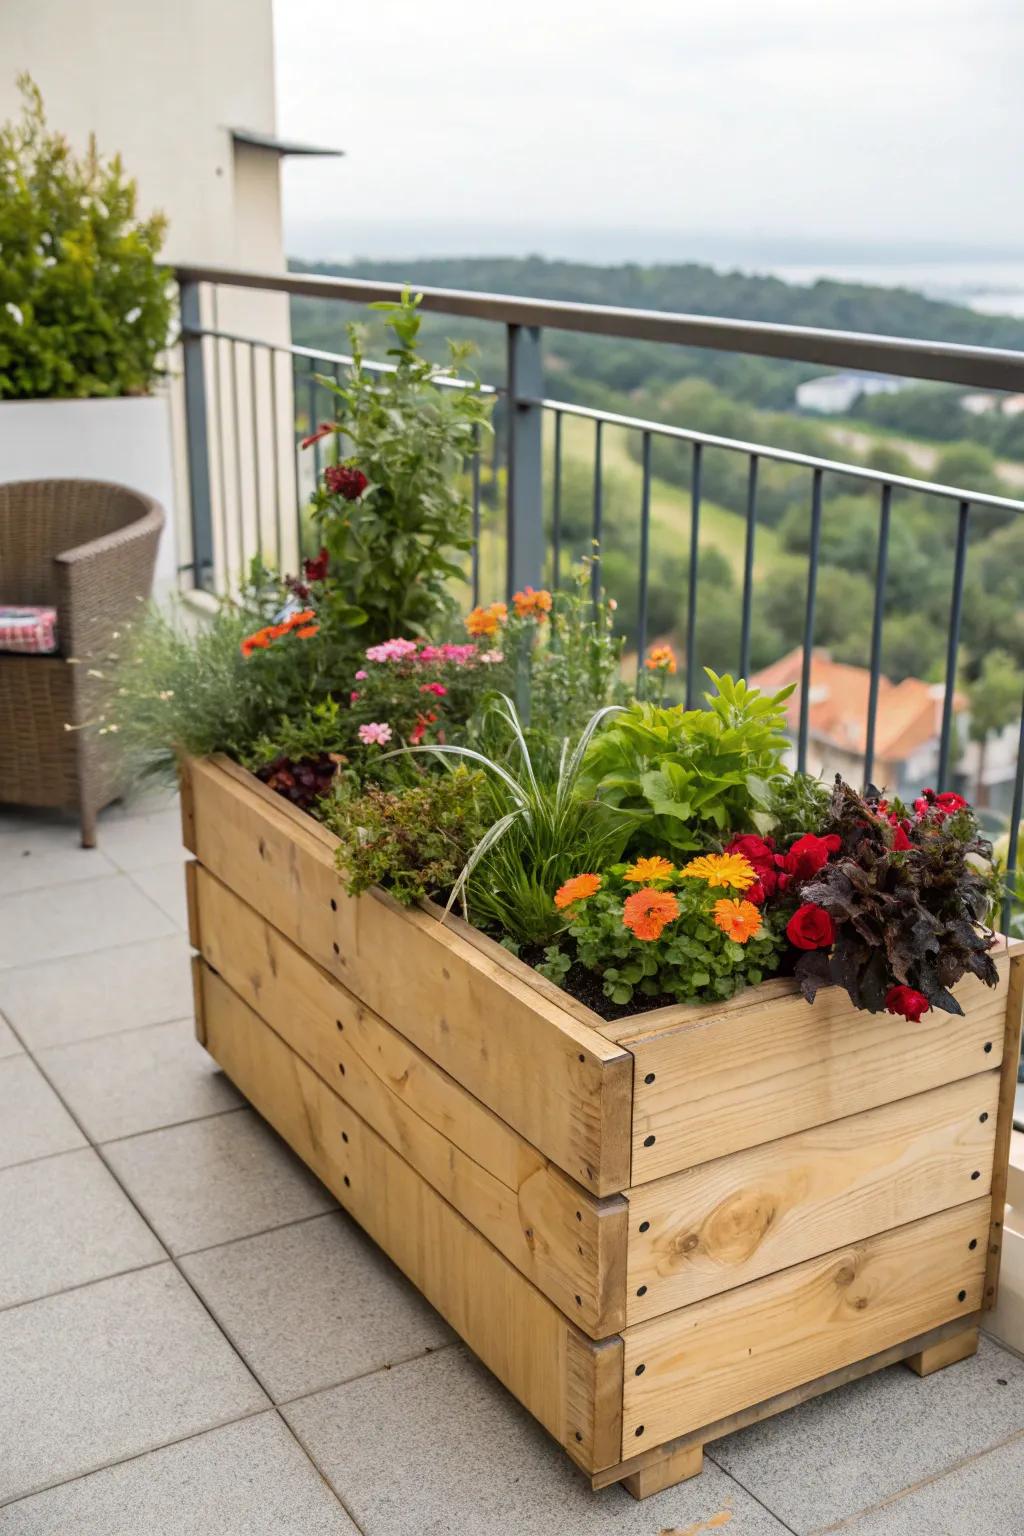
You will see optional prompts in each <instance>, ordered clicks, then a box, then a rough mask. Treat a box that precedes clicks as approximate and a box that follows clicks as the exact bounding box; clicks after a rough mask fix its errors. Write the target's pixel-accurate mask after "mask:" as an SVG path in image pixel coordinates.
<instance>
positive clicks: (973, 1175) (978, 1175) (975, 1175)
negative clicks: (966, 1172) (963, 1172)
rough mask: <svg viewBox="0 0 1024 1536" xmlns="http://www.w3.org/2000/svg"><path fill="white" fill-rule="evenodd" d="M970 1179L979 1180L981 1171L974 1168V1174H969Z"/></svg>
mask: <svg viewBox="0 0 1024 1536" xmlns="http://www.w3.org/2000/svg"><path fill="white" fill-rule="evenodd" d="M971 1178H972V1179H980V1178H981V1171H980V1170H979V1169H978V1168H975V1170H974V1172H973V1173H972V1174H971Z"/></svg>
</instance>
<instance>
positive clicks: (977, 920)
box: [796, 778, 998, 1013]
mask: <svg viewBox="0 0 1024 1536" xmlns="http://www.w3.org/2000/svg"><path fill="white" fill-rule="evenodd" d="M945 799H946V801H947V804H946V805H943V803H942V800H941V799H940V798H939V797H934V796H933V797H932V798H931V800H930V801H929V799H927V798H922V799H921V800H919V801H916V802H915V806H914V812H913V815H908V814H906V813H905V808H904V807H903V806H900V805H898V804H897V805H894V806H892V807H885V808H884V809H885V812H886V813H885V814H883V807H880V806H879V803H878V802H877V801H875V800H868V799H865V798H864V797H863V796H861V795H858V794H857V793H856V791H855V790H853V789H851V788H850V786H849V785H848V784H844V783H843V782H842V780H841V779H839V778H837V779H836V786H835V789H834V791H833V794H832V801H831V805H830V815H829V821H828V823H827V827H826V831H827V832H829V833H835V834H837V835H838V836H839V837H840V839H841V840H842V841H841V847H840V849H839V851H838V854H837V855H836V856H835V857H834V858H833V859H832V860H830V862H829V863H827V864H825V865H823V866H822V868H821V869H819V870H818V872H817V874H815V875H814V876H813V877H812V878H811V880H810V881H809V882H807V883H806V884H804V886H803V888H802V890H801V893H800V895H801V900H802V901H803V902H807V903H810V904H812V905H814V906H818V907H822V908H824V910H825V911H826V912H827V913H828V914H829V915H830V916H831V918H832V920H833V923H834V925H835V941H834V943H833V945H832V947H831V950H825V949H816V950H810V951H805V952H804V953H803V954H802V955H801V956H800V958H799V960H798V961H797V965H796V976H797V979H798V980H799V982H800V985H801V987H802V989H803V992H804V995H805V996H806V997H807V998H808V999H810V1000H812V1001H813V999H814V996H815V994H816V992H817V990H818V989H819V987H821V986H823V985H826V984H827V983H829V982H831V983H833V984H835V985H837V986H840V987H844V988H845V989H846V991H847V992H848V993H849V995H850V998H851V1001H852V1002H853V1004H854V1006H855V1007H857V1008H865V1009H867V1010H868V1011H869V1012H871V1013H880V1012H882V1010H883V1009H884V1008H885V1007H886V997H887V994H888V992H889V990H890V989H891V988H892V987H893V986H897V985H899V986H904V987H911V988H913V989H914V990H915V991H916V992H920V993H923V995H924V996H925V997H926V998H927V999H928V1003H929V1004H930V1006H931V1007H933V1008H938V1009H941V1010H943V1011H944V1012H946V1013H963V1009H962V1008H961V1007H960V1004H959V1003H958V1002H957V1000H956V998H955V997H954V996H953V994H952V992H951V991H950V988H951V987H954V986H955V985H956V983H957V982H958V981H959V980H960V979H961V977H963V976H965V975H967V974H968V973H970V974H971V975H974V976H977V977H978V978H979V980H980V981H983V982H984V983H985V985H986V986H990V987H994V986H995V985H996V982H997V980H998V975H997V972H996V967H995V962H994V961H993V959H992V957H991V955H990V954H989V953H988V950H989V945H990V936H989V935H988V934H987V933H986V932H985V931H984V925H985V924H986V923H987V922H988V921H989V918H990V915H991V910H992V901H993V895H994V891H995V888H996V881H995V876H994V873H993V867H992V862H991V856H992V846H991V844H990V843H988V842H986V841H985V840H984V839H983V838H981V837H980V836H979V835H978V828H977V823H976V822H975V819H974V815H973V812H972V811H971V809H970V807H969V806H968V805H967V804H966V802H965V801H964V800H962V799H961V798H960V796H958V795H947V796H946V797H945ZM890 815H895V816H896V817H897V818H898V819H899V821H900V824H901V828H902V830H903V832H904V834H905V838H906V841H907V842H908V843H909V846H908V847H906V848H905V849H897V848H895V847H894V836H895V829H894V827H893V825H892V823H891V821H890V819H889V816H890Z"/></svg>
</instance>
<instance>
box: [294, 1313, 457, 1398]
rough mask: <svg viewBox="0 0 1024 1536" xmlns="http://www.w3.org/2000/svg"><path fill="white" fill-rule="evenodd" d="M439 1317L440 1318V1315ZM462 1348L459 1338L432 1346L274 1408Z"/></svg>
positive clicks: (299, 1396) (315, 1389)
mask: <svg viewBox="0 0 1024 1536" xmlns="http://www.w3.org/2000/svg"><path fill="white" fill-rule="evenodd" d="M438 1316H440V1313H439V1314H438ZM460 1347H461V1348H463V1349H466V1350H468V1349H469V1345H468V1344H466V1343H465V1341H464V1340H463V1339H460V1338H457V1337H456V1338H454V1339H451V1340H450V1341H449V1342H448V1343H447V1344H430V1345H427V1346H426V1347H425V1348H423V1349H421V1350H420V1352H419V1354H416V1355H409V1356H407V1358H406V1359H404V1360H391V1361H387V1362H385V1364H383V1365H375V1366H372V1367H371V1369H370V1370H368V1371H360V1372H359V1373H358V1375H356V1376H344V1377H342V1379H341V1380H340V1381H335V1382H332V1383H331V1384H330V1385H329V1386H324V1387H312V1388H310V1390H309V1391H308V1392H300V1393H299V1394H298V1396H297V1397H282V1398H281V1399H280V1401H278V1402H276V1403H275V1404H274V1407H275V1408H294V1406H295V1404H296V1403H304V1402H306V1400H307V1399H308V1398H311V1397H320V1396H321V1395H322V1394H323V1393H324V1392H336V1391H337V1390H338V1388H339V1387H351V1386H353V1385H354V1384H355V1383H356V1382H357V1381H367V1380H368V1379H369V1378H370V1377H371V1376H379V1375H380V1373H381V1372H382V1371H386V1372H387V1373H388V1375H389V1376H390V1375H393V1374H394V1372H395V1371H400V1370H402V1369H403V1367H405V1366H407V1365H418V1364H419V1362H420V1361H421V1360H431V1359H433V1357H434V1356H435V1355H442V1354H444V1352H445V1350H448V1349H459V1348H460ZM473 1358H475V1356H474V1357H473Z"/></svg>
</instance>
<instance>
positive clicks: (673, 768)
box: [582, 668, 793, 854]
mask: <svg viewBox="0 0 1024 1536" xmlns="http://www.w3.org/2000/svg"><path fill="white" fill-rule="evenodd" d="M706 670H707V675H708V677H709V678H710V679H711V681H712V682H713V683H714V685H715V688H716V690H717V692H716V693H713V694H711V693H707V694H705V695H704V698H705V702H706V704H707V708H706V709H683V708H682V706H676V707H675V708H673V709H663V708H660V707H659V706H657V705H655V704H642V703H637V704H634V705H632V707H631V708H630V709H628V710H626V711H624V712H623V713H622V714H620V715H619V717H618V718H617V719H616V720H615V722H614V723H613V724H612V725H610V726H609V727H608V729H607V730H605V731H602V732H601V734H600V736H597V737H595V738H594V740H593V742H592V743H591V745H590V747H589V748H588V750H587V754H586V759H585V761H584V764H583V771H582V786H583V788H584V789H586V790H587V791H589V792H590V793H592V794H594V795H595V796H596V797H597V799H598V800H600V801H601V802H603V803H604V804H607V805H612V806H616V807H617V808H619V809H620V810H625V811H629V812H630V813H631V814H632V816H633V817H634V818H635V828H636V830H635V832H634V835H633V838H632V839H631V844H630V846H631V847H635V848H636V849H637V850H638V851H643V850H644V849H651V850H652V851H654V852H657V853H666V854H679V853H687V852H690V851H692V850H693V849H697V848H702V847H706V846H708V845H709V844H711V843H713V842H715V841H717V840H718V839H720V838H721V836H722V835H723V834H724V833H732V832H745V831H757V832H760V833H762V834H764V833H767V832H770V831H771V830H772V828H773V827H774V826H775V823H776V817H775V815H774V813H773V811H772V794H771V781H772V780H773V779H776V778H778V777H779V776H780V775H782V774H783V773H785V771H786V770H785V768H784V766H783V760H782V759H783V753H784V752H785V750H786V747H787V746H788V741H787V739H786V737H785V736H784V735H783V726H784V724H785V714H784V711H783V709H782V705H783V703H784V702H785V700H786V699H787V698H788V697H789V695H790V694H791V693H792V691H793V690H792V687H788V688H783V689H781V691H780V692H778V693H776V694H773V695H771V696H767V697H765V696H762V695H761V693H760V692H759V691H758V689H756V688H749V687H748V686H747V684H746V683H745V682H744V681H743V680H742V678H741V679H739V680H738V681H736V682H734V681H733V679H732V678H731V677H729V676H723V677H719V676H718V675H717V674H716V673H714V672H712V671H711V670H710V668H708V669H706Z"/></svg>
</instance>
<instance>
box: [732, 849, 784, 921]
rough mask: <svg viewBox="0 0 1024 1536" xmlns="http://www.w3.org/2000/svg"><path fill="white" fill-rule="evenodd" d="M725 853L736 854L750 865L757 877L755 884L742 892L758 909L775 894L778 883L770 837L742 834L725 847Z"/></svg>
mask: <svg viewBox="0 0 1024 1536" xmlns="http://www.w3.org/2000/svg"><path fill="white" fill-rule="evenodd" d="M725 851H726V853H738V854H740V855H741V856H742V857H743V858H745V859H746V861H747V863H748V864H750V865H751V867H752V868H753V870H754V873H755V874H756V875H757V880H756V882H755V883H754V884H753V885H752V886H751V887H750V889H749V890H748V891H744V893H743V894H744V895H745V896H746V898H747V900H748V901H752V902H753V903H754V905H755V906H757V907H760V906H762V905H763V903H764V902H766V901H767V900H768V898H769V896H773V895H774V894H775V889H776V887H777V885H778V883H779V876H778V872H777V870H776V868H775V857H776V856H775V843H774V840H773V839H772V838H770V837H758V836H757V834H756V833H754V832H744V833H743V834H742V835H741V836H739V837H734V838H733V840H732V842H731V843H729V844H727V845H726V849H725Z"/></svg>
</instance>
